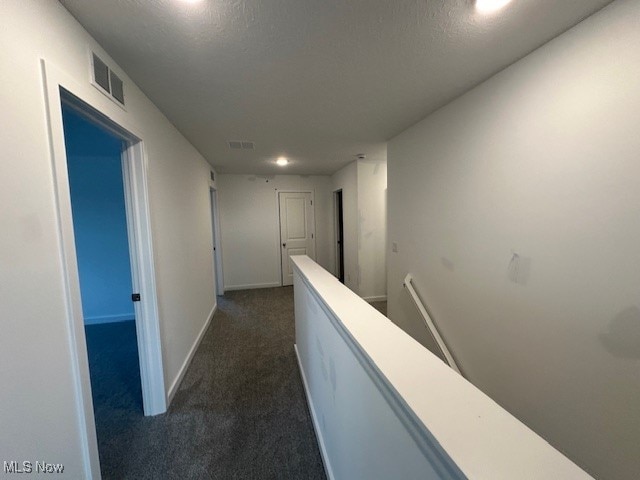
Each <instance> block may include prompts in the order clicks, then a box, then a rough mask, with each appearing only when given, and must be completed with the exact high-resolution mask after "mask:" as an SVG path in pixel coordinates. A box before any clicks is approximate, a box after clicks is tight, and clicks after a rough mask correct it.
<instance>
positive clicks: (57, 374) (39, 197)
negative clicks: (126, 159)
mask: <svg viewBox="0 0 640 480" xmlns="http://www.w3.org/2000/svg"><path fill="white" fill-rule="evenodd" d="M0 17H2V18H3V19H5V20H6V21H4V22H3V27H2V29H0V44H1V45H2V48H1V49H0V78H2V81H3V94H2V96H1V97H0V111H2V115H0V149H1V157H2V161H0V179H2V188H1V189H0V205H2V208H0V224H1V225H2V231H1V233H0V265H1V266H2V267H1V268H0V317H1V318H0V322H1V326H2V338H3V339H6V341H5V342H3V346H2V349H0V382H1V383H2V385H3V388H2V389H1V391H0V405H2V408H1V409H0V425H2V431H1V432H0V452H2V454H3V456H4V457H5V458H6V459H8V460H10V459H15V460H19V461H21V460H34V461H35V460H36V459H39V460H46V461H50V462H55V463H62V464H64V466H65V470H64V472H65V474H64V478H83V477H84V474H85V473H84V470H83V465H82V439H81V436H80V435H81V431H80V427H79V422H78V412H77V411H76V402H75V400H74V389H75V387H74V384H73V381H72V372H71V365H72V361H71V357H70V349H69V326H68V323H67V318H68V315H67V306H66V303H65V302H66V297H65V294H64V272H63V264H62V260H61V247H60V242H59V237H58V231H59V230H58V225H57V217H56V206H55V195H54V179H53V171H52V163H51V152H50V146H49V139H48V136H47V122H46V110H45V100H44V94H43V85H42V75H41V65H40V59H41V58H44V59H45V61H46V62H47V63H48V64H51V65H55V66H56V67H57V68H58V69H59V70H62V71H64V72H66V74H67V75H68V76H70V77H72V78H74V79H76V80H77V83H78V85H79V88H82V89H83V91H84V92H85V93H86V95H88V96H91V98H95V103H96V104H101V102H108V100H107V99H106V98H105V97H104V96H103V95H102V94H101V93H100V92H99V91H98V90H96V89H95V88H93V87H92V86H91V85H89V54H88V50H89V49H95V50H96V51H97V52H98V53H99V54H100V55H101V56H102V57H103V59H104V60H107V61H108V62H109V63H110V64H111V65H112V66H113V67H114V70H115V71H116V73H117V74H118V75H119V76H121V78H123V79H124V82H125V96H126V99H127V110H126V112H125V111H121V112H120V113H119V115H120V116H121V117H123V118H126V119H127V120H128V123H129V124H131V125H135V126H136V128H137V130H138V132H139V133H140V134H141V136H142V139H143V141H144V146H145V150H146V154H147V161H148V173H149V177H148V183H149V195H150V210H151V221H152V229H153V238H154V256H155V269H156V275H157V287H158V299H159V313H160V322H161V325H160V328H161V334H162V338H163V345H162V347H163V351H162V352H163V360H164V368H165V380H166V386H167V388H168V387H169V385H171V383H172V380H173V379H174V378H176V376H177V374H178V370H179V368H180V366H181V365H182V363H183V362H184V360H185V358H186V355H187V353H188V352H189V349H190V348H191V346H192V344H193V342H194V341H195V339H196V337H197V334H198V332H199V331H200V329H201V328H202V326H203V325H204V324H205V322H206V321H207V316H208V315H209V313H210V312H211V310H212V308H213V306H214V302H215V297H214V295H213V291H214V290H213V270H212V268H211V265H212V253H211V220H210V206H209V199H208V179H209V167H208V164H207V163H206V162H205V160H204V159H203V158H202V157H201V156H200V155H199V154H198V152H197V151H196V150H195V149H194V148H193V147H192V146H191V145H190V144H189V143H188V142H187V141H186V140H185V139H184V137H182V135H181V134H180V133H179V132H178V131H177V130H176V129H175V128H174V127H173V126H172V125H171V124H170V123H169V122H168V121H167V119H166V118H165V117H164V116H163V115H162V114H161V113H160V111H159V110H158V109H157V108H156V107H155V106H154V105H153V104H152V103H151V102H150V101H149V100H148V99H147V98H146V97H145V95H144V94H143V93H142V92H141V91H140V90H138V89H137V88H136V87H135V85H134V84H133V83H132V82H131V80H130V79H129V78H128V77H127V76H126V75H125V74H124V72H122V71H121V70H120V69H119V68H118V67H117V66H116V65H114V64H113V62H112V61H111V60H110V59H109V56H108V55H107V54H106V53H105V52H104V51H103V50H102V49H101V48H100V47H99V46H98V45H97V44H96V42H95V41H94V40H93V39H92V38H91V37H90V36H89V35H88V34H87V33H86V32H85V31H84V30H83V29H82V27H80V25H79V24H78V23H77V22H76V21H75V20H74V19H73V17H72V16H71V15H70V14H69V13H68V12H67V11H66V10H65V9H64V8H63V7H62V6H61V5H60V4H59V3H58V2H53V1H48V0H33V1H28V2H24V1H21V0H6V1H3V2H2V3H1V4H0Z"/></svg>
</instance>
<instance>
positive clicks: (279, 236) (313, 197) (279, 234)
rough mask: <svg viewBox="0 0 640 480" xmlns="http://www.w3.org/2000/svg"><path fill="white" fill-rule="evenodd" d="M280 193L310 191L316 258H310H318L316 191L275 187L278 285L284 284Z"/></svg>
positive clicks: (314, 259)
mask: <svg viewBox="0 0 640 480" xmlns="http://www.w3.org/2000/svg"><path fill="white" fill-rule="evenodd" d="M281 193H310V194H311V203H312V205H311V206H312V207H313V232H312V233H313V238H312V240H313V253H314V255H315V257H316V258H312V260H313V261H314V262H315V261H316V259H317V258H318V245H317V244H316V237H317V235H316V192H315V190H314V189H306V190H305V189H299V188H294V189H285V188H283V189H278V188H276V216H277V225H278V228H277V230H278V231H277V233H276V248H277V249H278V252H279V254H278V257H279V258H280V286H281V287H282V286H284V271H283V270H282V263H283V262H282V248H280V246H281V245H282V225H281V224H280V194H281Z"/></svg>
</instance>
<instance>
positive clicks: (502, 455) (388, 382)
mask: <svg viewBox="0 0 640 480" xmlns="http://www.w3.org/2000/svg"><path fill="white" fill-rule="evenodd" d="M293 261H294V263H295V265H296V272H295V276H294V293H295V295H294V297H295V317H296V318H295V320H296V352H297V354H298V361H299V364H300V370H301V373H302V378H303V382H304V386H305V391H306V395H307V400H308V403H309V408H310V411H311V416H312V419H313V422H314V428H315V431H316V434H317V437H318V441H319V444H320V451H321V453H322V456H323V459H324V463H325V466H326V470H327V474H328V475H327V476H328V477H329V478H331V479H343V478H344V479H352V478H353V479H365V478H366V479H390V478H398V479H449V480H451V479H462V478H465V479H466V478H468V479H491V480H501V479H504V480H513V479H521V478H526V479H532V480H533V479H536V480H538V479H539V480H547V479H556V478H557V479H563V480H569V479H576V480H577V479H584V480H586V479H588V478H591V477H589V476H588V475H587V474H586V473H585V472H584V471H582V470H580V469H579V468H578V467H577V466H576V465H575V464H574V463H572V462H571V461H569V460H568V459H567V458H566V457H564V456H563V455H562V454H561V453H559V452H558V451H557V450H555V449H554V448H553V447H551V446H550V445H549V444H548V443H547V442H545V441H544V440H543V439H542V438H540V437H539V436H538V435H536V434H535V433H534V432H532V431H531V430H530V429H529V428H527V427H526V426H525V425H523V424H522V423H521V422H519V421H518V420H517V419H516V418H514V417H513V416H512V415H510V414H509V413H508V412H506V411H505V410H504V409H503V408H501V407H500V406H499V405H497V404H496V403H495V402H494V401H493V400H491V399H490V398H489V397H487V396H486V395H485V394H483V393H482V392H481V391H480V390H478V389H477V388H476V387H474V386H473V385H472V384H470V383H469V382H468V381H466V380H465V379H464V378H462V377H461V376H460V375H458V374H457V373H456V372H454V371H453V370H451V369H450V368H449V367H447V366H446V365H445V364H444V363H443V362H442V361H440V360H439V359H438V358H437V357H436V356H434V355H433V354H431V353H430V352H429V351H428V350H427V349H425V348H424V347H423V346H421V345H420V344H419V343H418V342H416V341H415V340H413V339H412V338H411V337H410V336H409V335H407V334H406V333H405V332H403V331H402V330H401V329H399V328H398V327H397V326H396V325H394V324H393V323H392V322H390V321H389V319H387V318H385V317H384V316H383V315H382V314H381V313H379V312H378V311H377V310H375V309H374V308H373V307H372V306H371V305H368V304H367V303H366V302H364V301H363V300H362V299H361V298H359V297H358V296H357V295H356V294H355V293H354V292H352V291H350V290H349V289H348V288H346V287H345V286H344V285H341V284H340V283H339V282H338V280H337V279H336V278H335V277H333V276H332V275H331V274H329V273H328V272H326V271H325V270H323V269H322V268H321V267H320V266H319V265H317V264H316V263H314V262H313V261H312V260H311V259H310V258H308V257H306V256H297V257H293ZM372 419H374V421H372Z"/></svg>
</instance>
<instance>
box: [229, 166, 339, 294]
mask: <svg viewBox="0 0 640 480" xmlns="http://www.w3.org/2000/svg"><path fill="white" fill-rule="evenodd" d="M283 190H290V191H313V192H314V197H315V202H314V207H315V220H316V259H317V261H318V263H320V265H322V266H323V267H324V268H326V269H327V270H329V271H330V272H333V271H334V264H335V252H334V250H333V216H332V215H333V213H332V212H333V203H332V201H333V200H332V198H331V186H330V178H329V177H328V176H323V175H304V176H302V175H273V176H268V177H266V176H255V175H226V174H220V175H218V200H219V202H220V208H219V210H220V230H221V233H222V254H223V266H224V283H225V289H242V288H260V287H275V286H279V285H282V277H281V265H280V250H281V248H280V216H279V213H278V191H283Z"/></svg>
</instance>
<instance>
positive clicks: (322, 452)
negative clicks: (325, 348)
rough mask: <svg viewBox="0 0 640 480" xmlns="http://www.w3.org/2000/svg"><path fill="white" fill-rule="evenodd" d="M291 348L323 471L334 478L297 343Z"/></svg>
mask: <svg viewBox="0 0 640 480" xmlns="http://www.w3.org/2000/svg"><path fill="white" fill-rule="evenodd" d="M293 349H294V350H295V351H296V358H297V359H298V368H299V370H300V376H301V377H302V385H303V386H304V393H305V394H306V395H305V396H306V397H307V404H308V405H309V412H311V420H312V421H313V426H314V429H313V431H314V432H315V433H316V438H317V439H318V445H319V446H320V457H321V458H322V463H323V464H324V471H325V473H326V474H327V477H329V480H334V479H335V478H336V476H335V475H334V474H333V468H332V467H331V461H330V459H329V453H328V452H327V446H326V444H325V442H324V437H323V436H322V430H320V422H318V416H317V414H316V408H315V407H314V405H313V399H312V398H311V392H310V391H309V384H308V383H307V377H306V375H305V374H304V368H302V362H301V361H300V353H299V352H298V345H297V344H295V343H294V344H293Z"/></svg>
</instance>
